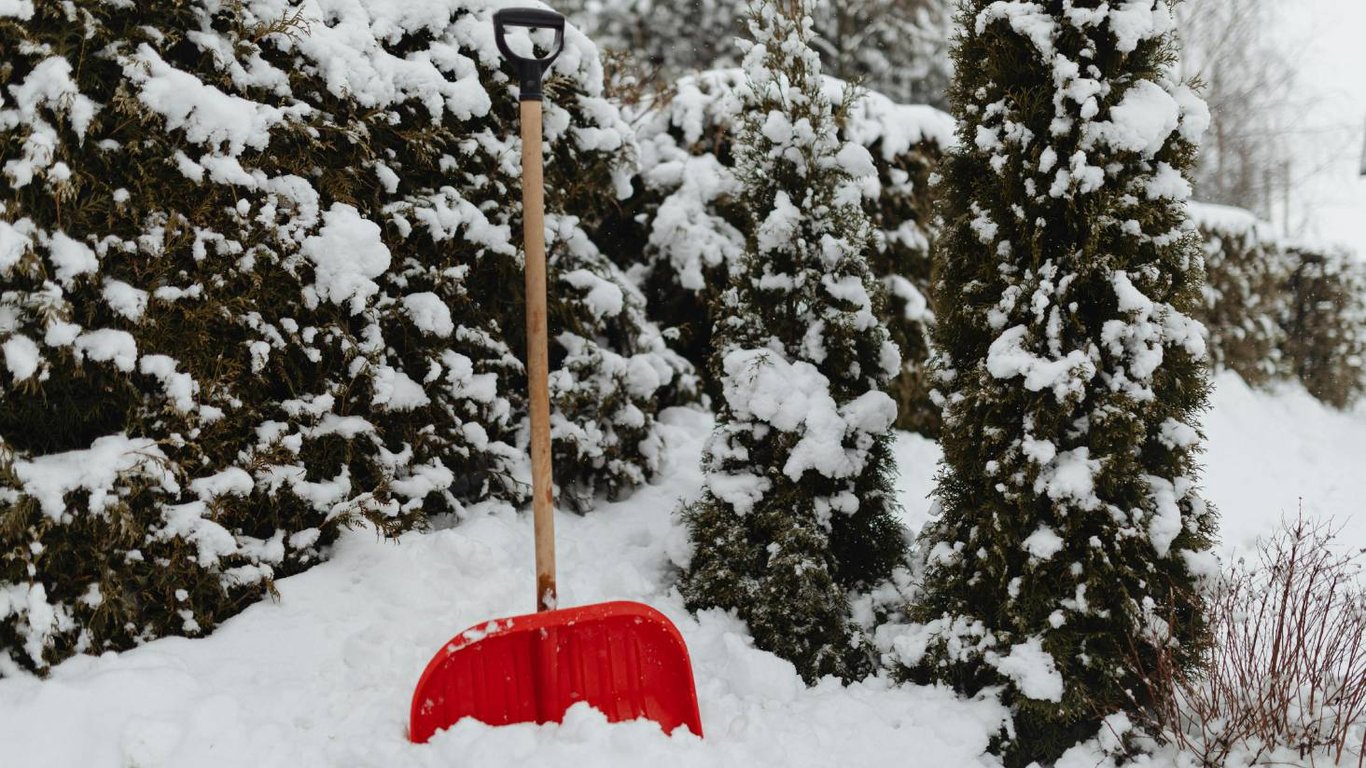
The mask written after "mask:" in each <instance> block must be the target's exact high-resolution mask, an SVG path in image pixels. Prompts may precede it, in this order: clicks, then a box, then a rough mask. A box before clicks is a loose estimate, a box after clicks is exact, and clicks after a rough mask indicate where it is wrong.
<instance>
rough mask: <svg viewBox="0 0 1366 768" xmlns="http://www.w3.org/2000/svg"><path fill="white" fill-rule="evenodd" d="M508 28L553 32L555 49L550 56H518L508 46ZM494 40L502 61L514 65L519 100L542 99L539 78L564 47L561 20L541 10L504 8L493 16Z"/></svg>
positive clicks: (552, 13) (553, 13) (557, 15)
mask: <svg viewBox="0 0 1366 768" xmlns="http://www.w3.org/2000/svg"><path fill="white" fill-rule="evenodd" d="M508 27H529V28H531V29H553V30H555V47H554V49H553V50H551V51H550V53H548V54H546V55H545V56H543V57H541V58H539V59H537V58H534V57H532V58H528V57H526V56H518V55H517V54H515V53H513V52H512V49H511V48H509V47H508V44H507V39H506V35H507V28H508ZM493 40H494V42H495V43H497V44H498V52H499V53H501V54H503V58H505V59H507V60H508V61H510V62H512V63H513V64H515V65H517V78H518V81H519V82H518V84H519V85H520V86H521V99H522V101H540V100H541V77H542V76H543V75H544V74H545V71H546V70H547V69H549V68H550V63H551V62H552V61H554V60H555V57H556V56H559V55H560V50H561V49H563V48H564V17H563V16H561V15H560V14H558V13H555V12H554V11H545V10H541V9H540V8H504V9H503V10H501V11H498V12H496V13H494V14H493Z"/></svg>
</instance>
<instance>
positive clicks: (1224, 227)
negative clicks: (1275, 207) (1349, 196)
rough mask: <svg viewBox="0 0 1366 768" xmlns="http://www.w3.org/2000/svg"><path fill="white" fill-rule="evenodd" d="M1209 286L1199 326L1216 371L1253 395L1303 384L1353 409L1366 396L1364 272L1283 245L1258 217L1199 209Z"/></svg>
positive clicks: (1329, 255)
mask: <svg viewBox="0 0 1366 768" xmlns="http://www.w3.org/2000/svg"><path fill="white" fill-rule="evenodd" d="M1192 210H1193V211H1194V213H1195V219H1196V221H1197V223H1198V224H1199V227H1200V233H1201V236H1202V237H1203V238H1204V243H1205V271H1206V274H1207V275H1208V285H1207V287H1206V289H1205V296H1204V298H1205V301H1204V302H1203V304H1202V305H1201V306H1200V307H1199V308H1198V311H1197V312H1196V313H1195V317H1196V318H1197V319H1199V320H1200V321H1201V322H1202V323H1204V326H1205V328H1206V329H1207V331H1208V333H1209V340H1210V357H1211V360H1212V361H1213V363H1214V364H1215V365H1216V366H1219V367H1221V368H1225V369H1228V370H1231V371H1234V372H1236V373H1237V374H1238V375H1240V376H1241V377H1242V378H1243V379H1244V380H1245V381H1247V382H1248V383H1249V384H1252V385H1254V386H1268V385H1275V384H1278V383H1280V382H1283V381H1287V380H1297V381H1299V382H1300V383H1301V384H1303V385H1304V387H1305V388H1306V389H1307V390H1308V391H1309V393H1310V394H1312V395H1313V396H1314V397H1316V398H1318V399H1319V400H1322V401H1323V402H1325V403H1327V404H1329V405H1331V406H1333V407H1335V408H1347V407H1350V406H1351V405H1352V404H1353V403H1355V402H1356V401H1357V400H1358V399H1359V398H1360V397H1361V395H1362V394H1363V392H1366V370H1363V368H1366V365H1364V364H1363V358H1364V357H1366V268H1363V267H1362V266H1361V265H1360V263H1359V262H1357V261H1356V260H1355V259H1353V258H1352V257H1351V256H1350V255H1349V254H1345V253H1341V252H1336V251H1332V250H1324V249H1319V248H1314V247H1311V246H1308V245H1304V244H1297V243H1291V242H1287V241H1285V240H1284V239H1283V238H1279V237H1276V236H1275V235H1274V234H1272V233H1271V232H1270V226H1269V225H1267V224H1264V223H1263V222H1260V221H1258V220H1257V219H1256V218H1255V217H1254V216H1253V215H1252V214H1251V213H1248V212H1247V211H1243V210H1240V209H1236V208H1226V207H1223V206H1212V205H1193V206H1192Z"/></svg>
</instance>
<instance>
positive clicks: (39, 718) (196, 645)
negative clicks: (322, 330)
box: [0, 374, 1366, 768]
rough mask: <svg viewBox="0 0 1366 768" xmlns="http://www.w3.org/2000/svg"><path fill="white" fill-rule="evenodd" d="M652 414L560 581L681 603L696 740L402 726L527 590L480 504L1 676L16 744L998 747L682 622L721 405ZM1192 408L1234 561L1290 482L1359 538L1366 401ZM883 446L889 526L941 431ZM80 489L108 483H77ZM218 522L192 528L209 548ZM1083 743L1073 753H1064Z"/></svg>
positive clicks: (985, 709) (1023, 657)
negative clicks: (223, 601) (644, 465)
mask: <svg viewBox="0 0 1366 768" xmlns="http://www.w3.org/2000/svg"><path fill="white" fill-rule="evenodd" d="M663 421H664V425H663V430H664V436H665V442H666V447H667V450H666V451H665V470H664V473H663V479H662V480H661V481H660V482H659V483H658V484H656V485H651V486H646V487H644V488H642V489H641V490H640V491H639V492H637V493H636V495H634V496H632V497H631V498H629V499H627V500H625V501H622V502H619V503H614V504H607V505H605V506H604V507H602V508H601V509H599V510H598V511H595V512H594V513H593V514H591V515H588V516H584V517H580V516H576V515H564V514H561V515H560V516H559V517H558V519H557V528H558V535H559V565H560V569H561V570H560V589H561V597H562V599H563V600H564V602H565V603H566V604H570V605H578V604H585V603H591V602H597V601H602V600H608V599H632V600H641V601H643V602H646V603H649V604H650V605H653V606H655V607H656V608H658V609H660V610H661V611H663V612H664V613H665V615H667V616H668V617H669V618H670V619H671V620H672V621H674V622H675V623H676V624H677V625H678V627H679V629H680V631H681V632H682V633H683V636H684V639H685V640H686V642H687V644H688V648H689V651H690V653H691V656H692V661H693V666H694V669H695V674H696V678H697V685H698V695H699V700H700V703H701V709H702V720H703V726H704V728H705V729H706V737H705V738H704V739H701V740H698V739H695V738H693V737H692V736H691V735H687V734H682V733H680V734H679V735H676V736H674V737H672V738H668V737H665V736H664V735H663V734H662V733H661V732H659V731H658V729H656V728H655V727H654V726H653V725H652V724H649V723H644V722H641V723H627V724H617V725H609V724H607V723H605V722H604V721H603V719H602V717H601V716H600V715H598V714H596V713H595V712H592V711H585V710H574V711H572V712H570V713H569V714H568V716H567V718H566V722H565V723H564V724H562V725H546V726H536V725H517V726H508V727H501V728H494V727H489V726H485V725H482V724H479V723H474V722H465V723H461V724H459V725H457V726H456V727H455V728H453V729H451V730H450V731H449V732H446V733H443V734H440V735H438V736H437V737H436V738H435V739H434V740H433V741H432V742H431V743H430V744H428V745H426V746H415V745H411V744H409V743H408V742H407V741H406V738H405V730H404V729H405V727H406V716H407V711H408V703H409V701H408V697H409V696H410V695H411V690H412V686H413V684H414V683H415V682H416V679H417V676H418V674H419V673H420V672H421V670H422V667H423V666H424V665H425V664H426V662H427V660H428V659H429V658H430V656H431V654H433V653H435V652H436V650H437V649H438V648H439V647H440V646H441V644H442V643H444V642H445V641H446V640H448V639H449V638H450V637H452V636H454V635H455V634H456V633H458V632H459V631H461V630H463V629H465V628H466V627H470V626H474V625H476V624H479V623H481V622H484V621H487V620H489V619H493V618H497V617H503V616H511V615H516V614H518V613H523V612H525V611H526V610H528V609H529V608H530V607H531V602H532V591H533V587H532V577H531V562H532V539H531V528H530V521H529V518H528V517H527V516H526V515H525V514H518V513H515V512H513V511H511V510H509V509H506V508H503V507H497V506H494V507H484V508H480V509H476V510H471V512H470V517H469V519H467V520H465V521H464V522H462V523H460V524H459V525H457V526H454V527H447V526H444V525H442V526H438V530H435V531H432V532H429V533H412V534H408V535H406V536H405V537H403V538H402V539H401V540H400V541H399V542H398V543H397V544H391V543H389V542H386V541H383V540H381V539H379V538H378V537H377V536H376V535H375V534H374V533H373V532H372V531H370V530H368V529H360V530H353V531H349V532H345V533H343V535H342V539H341V540H340V542H339V543H338V544H337V546H336V549H335V552H334V556H333V559H332V560H330V561H329V562H326V563H323V564H321V565H319V566H317V567H315V568H313V569H312V570H309V571H307V572H305V573H303V574H301V575H298V576H293V577H290V578H287V579H283V580H280V581H278V582H277V587H278V588H279V590H280V599H279V600H278V601H268V602H263V603H260V604H257V605H255V606H252V607H251V608H249V609H247V610H246V611H245V612H244V613H242V614H241V615H239V616H237V617H235V618H233V619H230V620H229V621H227V622H226V623H225V624H224V625H223V626H221V627H220V628H219V629H217V630H216V631H215V632H214V633H213V634H212V635H210V636H209V637H207V638H204V639H196V640H186V639H182V638H167V639H163V640H157V641H155V642H152V643H149V644H147V645H146V646H144V647H142V648H139V649H137V650H134V651H130V652H126V653H122V654H105V655H104V656H100V657H77V658H75V659H72V660H70V661H67V662H65V663H63V664H60V665H58V666H57V667H56V668H54V670H53V672H52V675H51V677H50V679H47V680H39V679H37V678H33V677H30V676H26V675H19V676H15V677H10V678H6V679H3V680H0V743H3V744H5V745H6V758H7V759H12V760H13V761H14V762H15V763H16V764H22V765H44V766H47V765H50V766H67V765H72V766H74V765H80V766H83V767H89V768H103V767H104V766H109V767H110V768H115V767H118V768H123V766H127V765H130V764H131V765H139V766H146V767H147V768H153V767H155V766H178V765H195V766H204V767H205V768H214V767H215V766H238V765H263V766H276V765H278V766H298V765H303V766H312V765H318V766H326V765H349V766H376V767H378V766H386V767H390V766H444V765H484V764H488V765H507V764H537V765H550V766H557V765H563V766H573V768H579V767H580V766H582V765H586V764H591V765H594V766H606V767H607V768H611V767H612V766H617V765H620V766H636V765H640V764H646V763H655V764H660V765H679V766H692V765H697V766H711V765H746V766H757V767H763V766H774V767H775V768H776V767H777V766H784V767H785V766H794V765H795V766H807V765H810V766H824V765H831V764H873V765H882V764H894V763H899V762H903V761H904V759H905V756H906V755H909V754H914V755H916V756H917V758H918V759H921V760H923V761H924V762H925V763H926V764H927V765H928V764H933V765H942V766H946V768H957V767H959V766H965V767H967V766H994V765H998V763H996V762H995V761H994V760H992V759H991V758H987V757H984V756H983V755H982V752H983V750H984V749H985V747H986V740H987V738H988V735H989V734H990V733H991V732H993V731H994V730H995V728H996V724H997V723H998V722H999V720H1000V717H1001V716H1002V711H1001V709H1000V707H999V706H998V705H996V704H995V703H994V702H992V701H991V700H989V699H987V700H981V701H965V700H962V699H958V698H957V697H955V696H953V695H951V694H949V693H947V692H946V691H944V690H941V689H937V688H921V687H916V686H901V687H896V686H892V685H890V684H889V683H888V682H887V681H886V680H883V679H878V678H875V679H873V680H870V681H867V682H864V683H859V684H855V685H850V686H841V685H838V684H836V683H834V682H833V681H830V680H826V681H823V682H821V683H820V684H818V685H816V686H814V687H811V688H808V687H805V686H803V685H802V684H801V682H800V680H799V679H798V678H797V677H796V675H795V673H793V671H792V669H791V666H790V665H788V664H787V663H786V662H784V661H781V660H779V659H777V658H776V657H774V656H772V655H771V654H767V653H764V652H761V651H757V650H755V649H754V648H753V647H752V645H751V644H750V642H749V639H748V637H747V635H746V632H745V630H744V627H743V626H742V625H740V623H739V622H737V621H736V620H735V619H734V618H732V617H730V616H727V615H725V614H722V613H718V612H703V613H702V614H700V615H699V616H696V617H694V616H691V615H689V614H688V613H687V612H686V611H685V610H684V609H683V607H682V604H681V600H680V598H679V596H678V594H677V592H676V591H674V590H673V588H672V583H673V581H672V580H673V578H674V577H673V575H672V573H673V569H674V568H675V567H676V566H677V565H678V564H679V563H680V562H681V561H683V560H684V557H685V554H686V549H687V547H686V534H685V533H684V531H683V530H682V529H681V527H680V526H679V523H678V522H677V521H676V520H673V519H671V514H672V511H673V510H674V509H675V507H676V504H677V502H678V500H679V499H690V498H694V497H695V496H696V495H697V493H698V490H699V488H700V487H701V483H702V473H701V469H700V467H698V465H697V460H698V456H699V455H700V453H701V448H702V444H703V442H704V441H705V440H706V439H707V438H708V436H709V435H710V433H711V427H712V423H711V419H710V418H709V417H708V416H706V415H705V414H702V413H699V412H695V411H691V410H682V409H674V410H670V411H667V412H665V414H664V416H663ZM1202 426H1203V428H1204V430H1205V431H1206V432H1207V434H1208V441H1207V451H1206V452H1205V453H1204V454H1203V459H1204V462H1205V465H1206V467H1207V469H1206V472H1205V480H1204V485H1205V489H1206V494H1207V496H1208V497H1209V498H1210V500H1211V502H1213V503H1214V505H1215V506H1216V507H1217V508H1218V509H1219V512H1220V516H1221V518H1222V525H1221V528H1222V531H1223V536H1224V545H1223V551H1224V556H1225V557H1228V556H1231V555H1233V554H1235V553H1238V552H1246V551H1248V550H1249V548H1250V547H1251V546H1252V544H1253V543H1254V540H1255V538H1256V537H1257V536H1259V535H1266V534H1268V533H1270V532H1271V530H1273V529H1274V527H1275V526H1276V525H1277V524H1278V522H1279V520H1280V519H1281V517H1282V516H1283V515H1286V514H1293V513H1294V511H1295V508H1296V506H1297V505H1298V503H1299V499H1300V498H1302V499H1303V503H1304V507H1305V509H1306V511H1307V512H1310V513H1311V514H1316V515H1330V514H1335V515H1337V516H1338V517H1339V519H1340V521H1341V522H1343V523H1345V525H1346V527H1345V528H1344V531H1343V541H1344V543H1345V544H1348V545H1352V546H1366V515H1363V514H1361V512H1362V506H1361V503H1362V502H1361V499H1362V498H1363V497H1366V477H1363V475H1362V473H1361V470H1360V467H1361V464H1362V460H1363V456H1362V450H1363V449H1362V446H1363V445H1366V409H1362V410H1359V411H1357V412H1354V413H1342V412H1337V411H1333V410H1331V409H1328V408H1326V407H1324V406H1322V405H1321V404H1319V403H1318V402H1316V401H1315V400H1313V399H1312V398H1310V397H1309V396H1308V395H1307V394H1306V393H1304V392H1303V390H1300V389H1297V388H1287V389H1285V390H1283V391H1279V392H1276V393H1274V394H1269V393H1264V392H1257V391H1254V390H1252V389H1250V388H1248V387H1247V386H1246V385H1245V384H1243V382H1242V381H1241V380H1240V379H1238V378H1237V377H1236V376H1234V375H1232V374H1222V375H1220V376H1219V377H1218V378H1217V380H1216V388H1215V393H1214V398H1213V409H1212V411H1211V412H1210V413H1209V414H1207V416H1206V418H1205V421H1204V423H1203V425H1202ZM1173 429H1176V427H1173ZM131 446H132V441H129V440H128V439H127V438H109V439H106V440H105V441H104V442H100V443H97V445H96V447H97V448H98V449H99V450H98V451H91V452H76V453H73V454H62V455H61V456H62V458H61V459H60V460H58V461H56V462H50V463H48V464H46V465H45V471H44V473H43V476H44V477H45V478H47V479H48V482H49V483H51V484H52V485H51V492H50V493H49V494H48V495H49V497H51V493H56V492H58V490H59V489H62V488H66V487H68V486H69V487H75V486H74V485H73V483H75V482H77V481H78V480H80V478H81V473H82V472H83V471H84V472H86V473H89V472H91V471H92V468H94V467H100V466H105V467H107V466H110V465H111V463H112V464H117V463H119V462H127V461H129V459H130V456H131V455H130V454H129V453H128V450H127V449H129V448H130V447H131ZM148 448H149V449H150V450H155V448H154V447H148ZM894 451H895V455H896V458H897V461H898V464H899V468H900V474H899V476H898V477H897V479H896V491H897V495H898V498H899V500H900V502H901V505H902V507H903V512H902V514H903V522H904V523H905V524H906V525H907V527H908V528H910V529H911V530H918V529H919V528H920V527H922V526H923V525H924V524H925V522H926V521H927V520H929V519H930V515H931V503H930V500H929V499H928V498H927V497H928V494H929V491H930V489H931V488H932V485H933V476H934V473H935V471H936V469H937V467H936V464H937V462H938V460H939V457H940V453H939V448H938V446H937V445H936V444H935V443H933V442H932V441H930V440H927V439H925V438H924V437H921V436H920V435H913V434H906V433H900V434H898V436H897V439H896V444H895V447H894ZM97 453H98V455H96V454H97ZM25 471H30V470H25ZM249 481H250V478H249V477H247V476H246V475H245V473H242V475H241V476H232V477H226V476H225V477H219V478H204V479H203V481H202V482H198V481H197V482H196V483H192V485H191V488H192V490H194V491H195V493H196V495H200V496H211V495H213V494H216V493H219V492H247V491H248V489H249V488H250V485H249ZM88 484H89V485H94V486H98V485H99V484H100V483H99V482H97V481H96V479H94V478H90V482H89V483H88ZM62 508H64V507H63V506H62V505H61V504H60V502H57V503H56V504H55V505H54V509H58V510H60V509H62ZM185 512H186V514H185V516H184V517H183V518H181V519H180V520H179V521H178V522H179V523H193V522H194V521H195V519H196V518H197V517H198V515H192V514H191V513H193V512H196V510H194V509H187V510H186V511H185ZM200 519H202V518H200ZM211 532H212V529H206V531H205V533H204V535H203V540H202V542H201V543H200V545H201V546H208V547H209V548H210V551H211V550H212V547H213V546H214V544H215V539H214V538H213V537H212V536H211V535H210V534H211ZM1033 538H1034V537H1031V539H1033ZM1047 539H1048V537H1047V536H1046V535H1045V534H1042V533H1039V534H1037V540H1035V544H1036V545H1039V546H1044V545H1052V544H1053V542H1051V541H1048V540H1047ZM217 543H218V544H222V545H225V546H226V544H227V540H218V541H217ZM291 546H307V544H306V543H304V542H303V541H302V540H301V541H300V542H299V543H295V542H291ZM1044 548H1045V549H1046V548H1048V547H1046V546H1045V547H1044ZM1202 567H1208V563H1204V564H1202ZM46 605H47V603H46V596H45V595H43V594H38V595H33V594H29V592H27V591H25V592H24V593H23V594H19V593H17V592H14V593H13V594H10V593H5V594H0V611H4V610H9V609H11V608H12V609H20V610H26V611H28V612H29V615H30V617H31V619H30V620H31V621H38V622H40V623H41V622H43V621H48V620H50V621H53V622H56V621H60V620H61V617H60V616H58V615H52V616H51V617H47V618H45V614H43V612H42V610H41V607H42V606H46ZM7 606H8V607H7ZM35 606H37V607H38V610H37V611H36V612H35V610H34V607H35ZM913 641H914V638H912V637H906V638H903V645H905V648H904V649H903V650H905V651H906V652H912V651H913V650H914V648H912V647H911V646H913V645H914V642H913ZM1031 643H1033V645H1031ZM1036 645H1037V640H1027V641H1025V642H1023V643H1019V644H1017V645H1016V646H1014V647H1013V648H1012V649H1011V651H1010V652H1009V653H1008V654H1007V655H1005V656H1003V657H998V658H997V661H996V663H997V664H998V665H1004V666H1003V667H1002V671H1003V672H1005V673H1006V674H1010V675H1011V676H1013V677H1015V679H1016V680H1017V681H1018V682H1019V683H1020V685H1021V687H1022V690H1023V691H1024V692H1025V693H1026V695H1030V696H1034V697H1037V698H1041V699H1043V700H1051V696H1052V695H1053V694H1054V692H1055V691H1056V690H1057V686H1058V684H1059V683H1060V679H1058V678H1056V677H1055V675H1056V674H1057V673H1056V670H1052V671H1051V672H1050V669H1049V667H1048V665H1047V662H1046V658H1047V657H1046V655H1044V654H1042V652H1041V649H1040V648H1036ZM1086 755H1089V753H1087V752H1086V751H1085V750H1081V751H1077V752H1076V753H1075V754H1073V755H1071V756H1070V757H1069V758H1068V759H1070V760H1073V761H1074V762H1075V761H1076V760H1077V759H1078V758H1080V757H1085V756H1086ZM1088 759H1089V758H1088ZM1099 761H1100V758H1096V759H1092V760H1091V762H1089V763H1086V764H1087V765H1094V764H1097V763H1098V762H1099ZM1075 764H1077V765H1080V764H1081V763H1080V762H1076V763H1075ZM1107 764H1108V763H1107Z"/></svg>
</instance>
